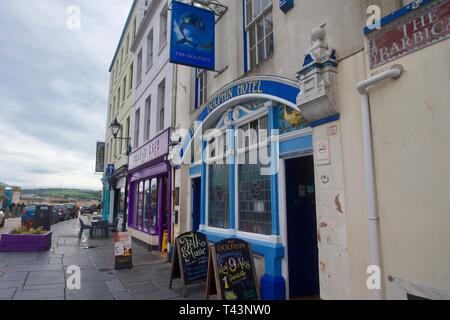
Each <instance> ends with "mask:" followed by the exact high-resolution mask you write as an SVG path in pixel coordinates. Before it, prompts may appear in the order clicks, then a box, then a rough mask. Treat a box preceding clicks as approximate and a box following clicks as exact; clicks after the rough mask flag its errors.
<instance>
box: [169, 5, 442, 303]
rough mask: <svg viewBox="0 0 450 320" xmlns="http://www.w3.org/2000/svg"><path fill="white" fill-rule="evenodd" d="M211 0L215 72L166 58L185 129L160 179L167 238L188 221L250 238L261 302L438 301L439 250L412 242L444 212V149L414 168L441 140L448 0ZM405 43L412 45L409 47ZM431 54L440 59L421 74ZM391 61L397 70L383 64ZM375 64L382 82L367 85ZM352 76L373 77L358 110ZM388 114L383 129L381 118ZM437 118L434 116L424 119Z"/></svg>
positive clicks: (218, 235)
mask: <svg viewBox="0 0 450 320" xmlns="http://www.w3.org/2000/svg"><path fill="white" fill-rule="evenodd" d="M222 3H223V4H224V5H226V6H227V7H228V11H227V12H226V14H225V15H224V16H223V17H221V18H220V19H219V20H218V22H217V23H216V37H217V38H218V39H220V41H218V42H217V45H216V61H217V62H216V69H217V71H215V72H210V71H199V70H193V69H189V68H185V67H179V68H178V78H177V79H178V81H177V90H176V92H175V96H176V97H177V98H176V100H177V103H176V106H177V107H176V110H186V109H189V110H191V113H190V123H186V122H187V121H186V119H184V118H181V117H177V118H176V126H177V127H182V128H190V134H188V133H186V132H185V134H184V137H185V139H184V141H183V143H182V144H181V145H180V146H181V149H180V150H181V151H180V150H177V154H176V156H174V157H175V158H176V157H178V158H180V159H182V160H183V165H181V166H178V165H175V167H176V170H175V173H174V177H175V179H174V189H175V190H176V189H177V188H180V191H179V192H175V194H179V195H180V198H179V199H177V200H176V201H175V202H176V203H178V204H179V205H178V206H175V207H174V210H175V211H178V210H179V211H180V219H179V223H178V224H177V225H176V226H175V235H177V234H178V233H179V232H183V231H186V230H200V231H202V232H204V233H205V234H207V235H208V239H209V240H210V241H211V242H217V241H220V240H222V239H224V238H229V237H238V238H241V239H244V240H247V241H249V242H250V243H251V244H252V246H253V251H254V253H255V254H256V264H257V266H258V268H257V269H258V270H257V273H258V276H259V282H260V290H261V296H262V297H263V298H266V299H286V298H288V299H289V298H297V297H304V296H317V297H320V298H323V299H373V298H376V299H381V298H395V299H407V298H410V297H412V296H419V297H426V298H430V297H448V290H449V288H450V283H449V282H448V272H447V271H445V270H444V269H445V268H446V270H449V268H448V266H449V263H450V256H449V255H447V254H445V255H440V256H439V257H438V256H436V255H435V253H436V254H438V252H442V251H441V250H439V249H437V248H441V249H442V250H444V247H443V246H444V245H443V243H442V242H441V244H438V243H437V241H439V240H438V239H437V238H436V237H435V239H436V240H433V241H432V242H433V245H432V246H433V247H434V248H436V249H435V250H428V249H430V246H431V243H430V241H431V240H426V239H425V238H424V237H423V236H420V237H417V235H418V234H420V231H419V230H420V228H421V226H426V227H425V230H428V232H432V230H440V228H442V227H443V226H444V225H445V226H448V223H443V224H439V222H438V221H441V222H444V221H446V220H448V219H447V218H446V217H445V213H444V212H445V210H444V207H446V206H447V207H448V204H446V203H445V201H444V200H443V198H439V194H440V193H441V192H442V191H443V190H446V189H448V188H446V187H445V186H444V185H440V183H438V182H437V181H445V179H443V180H441V179H440V178H438V177H437V176H435V173H434V172H435V171H434V170H437V169H438V168H440V170H441V172H445V174H447V173H448V169H444V168H443V167H441V166H443V165H444V163H445V162H446V160H445V159H447V155H445V156H444V154H440V155H439V156H438V155H437V153H438V151H437V150H436V153H434V154H435V155H436V157H434V158H433V159H434V160H433V161H434V162H433V166H430V167H429V169H428V170H426V171H424V170H422V169H421V165H420V161H424V159H423V157H429V156H430V154H432V149H433V147H432V146H433V145H435V143H439V141H440V142H441V143H444V144H445V142H444V141H443V139H446V137H448V136H449V134H448V129H447V127H444V126H441V125H437V124H438V123H441V120H442V121H445V119H448V112H446V113H445V111H444V110H445V105H446V103H445V101H448V99H447V98H446V93H442V94H437V92H435V90H440V89H438V88H441V89H442V85H443V84H444V83H448V81H446V80H444V78H445V77H447V78H448V72H447V71H448V68H447V65H448V56H449V54H448V53H449V50H448V45H449V44H448V43H449V42H448V34H447V33H446V32H447V31H446V30H448V26H447V24H448V11H446V10H447V9H448V8H447V7H446V6H448V1H358V2H355V1H340V2H339V3H337V2H336V3H335V2H330V1H302V2H301V3H299V2H293V3H294V5H293V7H290V8H289V9H285V8H283V7H281V6H280V3H281V2H280V1H260V0H253V1H222ZM370 5H378V6H379V8H380V9H381V12H382V14H383V15H385V16H386V18H384V19H383V20H382V21H383V23H382V26H381V30H376V31H374V32H373V34H375V35H378V36H377V37H378V38H379V39H378V40H379V42H376V43H375V45H374V44H373V43H374V42H371V41H372V40H371V37H372V32H368V31H367V28H366V31H364V30H365V27H366V25H367V18H368V15H367V8H368V7H369V6H370ZM439 5H441V7H439ZM434 6H438V7H436V8H438V9H436V8H435V7H434ZM430 8H431V9H430ZM427 10H428V11H427ZM422 12H425V13H423V14H421V13H422ZM236 17H240V18H239V19H236ZM408 19H409V20H408ZM344 21H345V23H344ZM405 21H409V23H410V25H408V27H406V29H405V30H407V31H405V32H407V33H411V34H409V35H408V36H409V38H408V39H409V40H407V41H406V40H404V42H403V43H407V44H409V45H411V46H412V47H413V48H411V49H410V50H406V52H398V53H397V50H398V51H400V50H401V48H400V46H401V43H402V42H401V40H402V35H400V44H397V46H395V45H393V44H391V47H389V48H388V49H384V48H381V49H382V50H384V51H381V52H377V49H378V50H380V48H379V46H381V44H383V43H385V42H389V41H390V40H389V39H390V38H389V37H390V36H391V35H389V34H388V31H390V30H391V29H395V27H398V26H399V25H400V26H401V27H402V25H401V23H404V22H405ZM446 22H447V24H446ZM427 24H428V26H427ZM426 28H428V29H426ZM411 30H412V31H411ZM369 31H370V30H369ZM419 31H420V32H421V33H418V32H419ZM433 33H436V35H434V34H433ZM405 37H406V35H405ZM433 37H434V38H433ZM420 41H422V42H423V43H422V44H421V45H422V46H423V47H426V48H424V49H419V50H418V48H417V47H416V46H414V44H415V42H418V43H419V42H420ZM424 43H425V44H424ZM430 44H431V46H430ZM427 46H428V47H427ZM392 48H393V49H392ZM386 50H387V51H386ZM392 50H394V51H392ZM386 52H388V53H389V55H392V56H393V57H390V56H389V55H388V53H386ZM392 52H393V53H392ZM391 58H392V59H391ZM388 59H391V60H392V61H391V60H389V61H385V60H388ZM394 59H395V60H394ZM432 60H433V61H440V63H439V65H440V67H438V66H437V65H436V68H435V69H433V73H432V72H431V70H430V71H429V72H428V71H427V72H426V73H425V75H424V73H423V72H420V70H425V69H424V68H426V67H425V66H426V65H427V61H428V63H431V61H432ZM373 61H375V62H373ZM397 64H399V65H402V66H403V69H404V70H406V71H405V72H403V71H401V70H403V69H402V67H399V66H396V68H394V69H395V70H394V69H393V71H390V70H391V68H392V67H393V66H394V65H397ZM371 65H372V66H371ZM408 67H409V70H410V71H408ZM421 68H422V69H421ZM437 68H440V70H438V69H437ZM384 71H388V72H386V73H383V72H384ZM402 72H403V73H402ZM380 73H381V75H379V76H378V77H384V76H386V77H388V76H389V75H390V77H391V81H393V83H392V84H387V83H386V82H389V80H387V79H386V81H385V82H383V83H377V82H376V81H378V80H379V79H378V78H377V77H375V79H370V78H371V77H373V76H376V75H377V74H380ZM408 73H410V74H409V75H408ZM413 74H414V75H413ZM397 77H400V78H399V79H398V80H395V81H394V79H395V78H397ZM367 78H369V79H370V81H369V82H361V81H362V80H364V79H367ZM417 79H420V81H417ZM414 81H416V82H415V83H413V82H414ZM360 82H361V84H360V86H362V87H359V90H360V91H358V90H357V85H358V84H359V83H360ZM438 82H439V83H440V85H438ZM367 83H370V84H371V85H372V84H373V83H376V84H377V85H379V87H380V88H378V87H377V88H374V89H373V94H372V92H371V91H370V94H369V100H370V109H369V110H371V111H369V112H370V113H369V114H370V116H369V117H367V115H368V114H367V112H366V111H367V108H364V107H362V106H361V104H362V103H361V99H363V98H362V97H361V96H363V97H364V99H365V97H366V96H367V95H366V94H365V93H364V94H362V93H361V92H365V91H364V90H365V87H364V86H365V85H367ZM383 85H385V86H386V87H384V86H383ZM181 88H183V89H181ZM186 88H188V90H186ZM362 88H364V90H363V89H362ZM408 88H414V90H408ZM447 91H448V90H447ZM368 92H369V91H368ZM433 92H435V94H433ZM388 101H392V103H389V102H388ZM394 101H395V102H394ZM399 106H403V107H404V108H410V107H411V106H414V107H413V108H412V109H411V111H407V110H406V109H403V111H402V112H401V111H400V109H401V108H402V107H399ZM423 106H428V107H426V109H423ZM377 108H379V109H377ZM375 109H376V110H375ZM381 109H382V110H384V112H381V111H380V110H381ZM374 110H375V111H374ZM390 110H392V111H390ZM408 110H409V109H408ZM426 110H428V111H426ZM391 112H392V113H393V116H394V117H395V123H394V122H392V121H387V120H388V119H387V115H388V114H390V113H391ZM427 112H430V113H429V114H428V113H427ZM437 113H439V114H440V119H441V120H436V119H437V118H434V120H433V116H432V115H433V114H434V115H435V116H436V115H437ZM444 113H445V115H444ZM405 114H408V116H407V117H405ZM424 117H425V118H424ZM367 119H372V120H371V121H372V122H371V125H370V128H371V132H373V137H370V139H367V138H368V132H369V133H370V131H368V130H367V129H368V128H369V127H368V126H367V122H366V120H367ZM406 119H408V120H406ZM388 123H389V124H388ZM416 125H418V126H422V127H424V129H425V130H426V131H427V133H423V134H421V136H420V137H421V138H420V142H421V143H416V142H414V139H413V138H412V137H413V136H414V134H413V132H412V131H411V130H413V131H415V130H416V129H417V127H416ZM405 128H407V129H406V130H405ZM432 128H433V129H432ZM274 130H278V133H277V134H275V133H274V132H276V131H274ZM239 131H240V132H241V133H243V135H239V134H238V133H239ZM264 131H266V132H268V134H267V135H262V136H261V135H260V134H259V133H260V132H264ZM406 132H409V135H408V136H406ZM194 133H195V134H194ZM198 137H200V138H199V139H197V138H198ZM408 137H409V138H408ZM372 138H373V139H372ZM407 139H410V140H409V141H408V142H406V140H407ZM422 139H425V140H422ZM369 140H370V141H373V152H374V157H373V159H372V158H370V156H369V155H370V150H372V146H370V145H368V144H367V141H369ZM391 144H393V145H391ZM419 145H420V146H421V147H419ZM422 146H428V147H422ZM421 148H423V149H421ZM255 150H257V151H258V152H256V151H255ZM260 151H262V152H260ZM252 153H253V155H252ZM406 154H409V156H407V158H408V159H411V158H416V159H414V160H412V159H411V160H407V159H406V158H405V157H404V156H406ZM443 156H444V157H443ZM420 159H422V160H420ZM404 161H406V162H408V164H406V163H404ZM178 162H179V161H178ZM371 162H373V164H371ZM447 163H448V161H447ZM394 168H396V171H395V172H393V169H394ZM262 172H265V173H264V174H263V173H262ZM408 172H411V173H412V172H414V174H411V176H408ZM425 172H426V174H427V176H426V177H425V176H424V175H425ZM267 173H268V174H267ZM393 176H398V178H399V179H396V180H395V181H393ZM412 177H414V179H417V181H427V185H428V187H426V186H425V185H423V184H414V183H413V182H412V181H411V178H412ZM408 181H409V182H408ZM443 183H444V182H443ZM396 190H398V191H396ZM422 193H424V194H423V196H424V197H425V198H427V199H428V202H427V203H434V205H433V210H432V211H433V214H432V215H433V218H430V219H431V220H430V219H427V218H425V217H424V216H420V212H424V210H426V209H425V208H424V207H423V206H426V203H422V202H421V203H422V205H419V206H418V205H417V204H418V201H420V200H418V199H420V198H421V196H422ZM398 194H400V195H401V199H403V200H402V201H400V202H399V201H398V198H397V195H398ZM399 211H401V212H402V214H401V215H399V214H398V212H399ZM410 214H414V218H415V220H414V222H411V220H410V219H408V218H407V217H406V216H409V215H410ZM407 220H408V223H406V221H407ZM433 221H434V222H433ZM405 223H406V224H405ZM177 228H178V229H177ZM414 230H415V231H414ZM414 234H415V235H416V236H414ZM429 236H430V237H431V234H430V235H429ZM415 237H416V238H415ZM413 238H414V240H413ZM380 239H381V240H380ZM400 243H401V244H402V246H397V245H394V244H400ZM413 244H414V245H413ZM384 248H386V249H384ZM418 248H420V250H416V249H418ZM427 248H428V249H427ZM405 250H406V251H405ZM425 261H428V262H429V261H433V263H426V262H425ZM424 263H426V264H427V266H426V267H425V266H423V264H424ZM411 265H417V267H414V268H412V267H411ZM422 267H423V268H422ZM371 276H372V278H370V277H371ZM368 280H370V281H368ZM371 281H372V282H371ZM369 282H370V283H369Z"/></svg>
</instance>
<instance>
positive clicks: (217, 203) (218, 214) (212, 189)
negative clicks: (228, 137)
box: [208, 164, 230, 229]
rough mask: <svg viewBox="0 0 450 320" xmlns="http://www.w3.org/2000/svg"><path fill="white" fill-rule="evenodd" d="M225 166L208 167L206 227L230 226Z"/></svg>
mask: <svg viewBox="0 0 450 320" xmlns="http://www.w3.org/2000/svg"><path fill="white" fill-rule="evenodd" d="M229 168H230V167H229V165H227V164H210V165H209V166H208V193H209V195H208V198H209V201H208V226H210V227H215V228H224V229H227V228H229V226H230V169H229Z"/></svg>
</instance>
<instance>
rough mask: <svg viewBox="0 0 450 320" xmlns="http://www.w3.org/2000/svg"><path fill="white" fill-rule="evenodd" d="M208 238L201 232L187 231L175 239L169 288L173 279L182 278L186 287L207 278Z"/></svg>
mask: <svg viewBox="0 0 450 320" xmlns="http://www.w3.org/2000/svg"><path fill="white" fill-rule="evenodd" d="M208 256H209V250H208V238H207V237H206V235H204V234H203V233H200V232H186V233H183V234H182V235H180V236H179V237H178V238H176V239H175V252H174V257H173V260H172V272H171V275H170V284H169V289H171V288H172V281H173V279H178V278H181V281H182V282H183V295H185V287H186V286H187V285H190V284H194V283H199V282H203V281H205V280H206V276H207V271H208Z"/></svg>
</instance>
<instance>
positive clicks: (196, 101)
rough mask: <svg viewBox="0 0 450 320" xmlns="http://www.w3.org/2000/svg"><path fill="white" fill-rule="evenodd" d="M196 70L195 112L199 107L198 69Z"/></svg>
mask: <svg viewBox="0 0 450 320" xmlns="http://www.w3.org/2000/svg"><path fill="white" fill-rule="evenodd" d="M194 70H195V102H194V103H195V105H194V110H197V109H198V107H199V105H198V69H194Z"/></svg>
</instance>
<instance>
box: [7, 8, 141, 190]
mask: <svg viewBox="0 0 450 320" xmlns="http://www.w3.org/2000/svg"><path fill="white" fill-rule="evenodd" d="M131 4H132V0H96V1H89V0H71V1H68V0H40V1H35V0H21V1H16V0H2V10H0V45H1V47H2V50H0V61H2V63H1V64H0V74H1V75H2V77H1V79H0V181H4V182H6V183H9V184H17V185H21V186H24V187H59V186H60V185H63V186H66V187H73V186H75V187H77V186H78V187H83V188H91V189H99V188H100V187H101V183H100V176H96V175H94V174H93V171H94V166H95V142H96V141H97V140H103V139H104V135H105V123H106V110H107V101H108V91H109V90H108V88H109V87H108V80H109V73H108V67H109V64H110V62H111V59H112V57H113V55H114V51H115V49H116V45H117V41H118V40H119V37H120V34H121V32H122V28H123V26H124V23H125V20H126V18H127V15H128V12H129V10H130V7H131ZM69 5H77V6H79V7H80V9H81V27H82V28H81V30H72V31H71V30H69V29H68V28H67V25H66V19H67V13H66V9H67V7H68V6H69Z"/></svg>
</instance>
